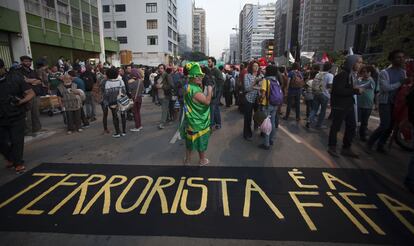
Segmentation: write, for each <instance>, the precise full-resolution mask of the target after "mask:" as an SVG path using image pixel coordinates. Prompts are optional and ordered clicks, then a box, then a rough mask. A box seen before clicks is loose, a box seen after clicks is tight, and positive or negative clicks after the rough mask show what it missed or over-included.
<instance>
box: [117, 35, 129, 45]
mask: <svg viewBox="0 0 414 246" xmlns="http://www.w3.org/2000/svg"><path fill="white" fill-rule="evenodd" d="M116 39H117V40H118V41H119V43H120V44H127V43H128V37H125V36H122V37H117V38H116Z"/></svg>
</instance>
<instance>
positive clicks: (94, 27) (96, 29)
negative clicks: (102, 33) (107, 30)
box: [92, 16, 99, 34]
mask: <svg viewBox="0 0 414 246" xmlns="http://www.w3.org/2000/svg"><path fill="white" fill-rule="evenodd" d="M92 31H93V32H94V33H97V34H99V19H98V17H96V16H92Z"/></svg>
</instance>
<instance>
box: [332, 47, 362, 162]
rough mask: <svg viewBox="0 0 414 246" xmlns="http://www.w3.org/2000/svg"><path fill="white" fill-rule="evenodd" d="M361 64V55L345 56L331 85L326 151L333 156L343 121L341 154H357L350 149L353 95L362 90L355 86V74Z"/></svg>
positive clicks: (336, 154)
mask: <svg viewBox="0 0 414 246" xmlns="http://www.w3.org/2000/svg"><path fill="white" fill-rule="evenodd" d="M361 66H362V57H361V56H359V55H349V56H347V58H346V60H345V64H344V69H343V71H342V72H340V73H339V74H338V75H336V76H335V78H334V80H333V85H332V97H331V106H332V114H333V119H332V125H331V129H330V131H329V149H328V153H329V154H331V155H332V156H334V157H339V155H338V153H337V152H336V143H337V134H338V132H339V131H340V130H341V125H342V122H343V121H345V134H344V138H343V146H342V151H341V154H342V155H344V156H349V157H352V158H358V155H357V154H355V153H354V152H353V151H352V150H351V144H352V139H353V138H354V136H355V130H356V119H355V108H354V103H355V98H354V95H356V94H360V93H361V92H362V89H361V88H356V87H355V85H356V81H357V74H358V71H359V69H360V68H361Z"/></svg>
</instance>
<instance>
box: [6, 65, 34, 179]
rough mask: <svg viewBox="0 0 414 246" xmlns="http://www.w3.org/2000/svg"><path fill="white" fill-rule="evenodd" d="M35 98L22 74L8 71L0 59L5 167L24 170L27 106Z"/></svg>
mask: <svg viewBox="0 0 414 246" xmlns="http://www.w3.org/2000/svg"><path fill="white" fill-rule="evenodd" d="M34 97H35V93H34V91H33V90H32V89H31V88H30V85H29V84H28V83H27V82H26V81H25V79H24V77H23V76H22V75H21V74H20V73H19V72H17V71H16V70H15V69H12V70H11V71H10V72H8V73H7V71H6V68H5V67H4V61H3V60H2V59H0V152H1V154H2V155H3V156H4V158H5V159H6V163H7V165H6V167H7V168H14V169H15V171H16V173H21V172H24V171H25V169H26V168H25V166H24V161H23V151H24V131H25V114H26V105H27V103H28V102H30V101H31V100H32V98H34Z"/></svg>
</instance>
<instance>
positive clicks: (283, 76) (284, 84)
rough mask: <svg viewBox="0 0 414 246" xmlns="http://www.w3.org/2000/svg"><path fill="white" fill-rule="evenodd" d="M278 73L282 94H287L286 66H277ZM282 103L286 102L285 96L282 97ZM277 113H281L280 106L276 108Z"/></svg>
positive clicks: (287, 78)
mask: <svg viewBox="0 0 414 246" xmlns="http://www.w3.org/2000/svg"><path fill="white" fill-rule="evenodd" d="M279 74H280V79H281V81H280V83H281V84H282V92H283V95H287V89H288V88H287V87H288V80H289V77H288V73H287V71H286V67H284V66H281V67H279ZM283 103H284V104H287V96H285V97H283ZM277 113H278V114H279V115H282V107H279V108H278V110H277Z"/></svg>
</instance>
